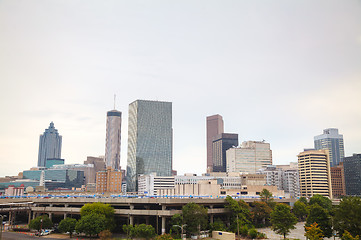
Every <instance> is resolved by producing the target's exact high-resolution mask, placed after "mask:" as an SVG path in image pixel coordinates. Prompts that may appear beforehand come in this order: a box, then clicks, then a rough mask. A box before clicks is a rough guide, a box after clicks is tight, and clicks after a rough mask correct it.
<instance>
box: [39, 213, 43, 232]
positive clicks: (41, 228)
mask: <svg viewBox="0 0 361 240" xmlns="http://www.w3.org/2000/svg"><path fill="white" fill-rule="evenodd" d="M42 230H43V219H42V218H41V219H40V233H39V237H40V236H41V232H42Z"/></svg>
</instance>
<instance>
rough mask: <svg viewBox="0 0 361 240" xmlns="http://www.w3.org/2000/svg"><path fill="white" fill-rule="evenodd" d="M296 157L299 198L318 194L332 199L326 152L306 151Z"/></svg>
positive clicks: (328, 162)
mask: <svg viewBox="0 0 361 240" xmlns="http://www.w3.org/2000/svg"><path fill="white" fill-rule="evenodd" d="M297 157H298V172H299V179H300V180H299V181H300V194H301V197H307V198H310V197H312V196H313V195H315V194H320V195H323V196H325V197H329V198H332V188H331V173H330V161H329V155H328V150H326V149H325V150H308V151H304V152H301V153H300V154H298V156H297Z"/></svg>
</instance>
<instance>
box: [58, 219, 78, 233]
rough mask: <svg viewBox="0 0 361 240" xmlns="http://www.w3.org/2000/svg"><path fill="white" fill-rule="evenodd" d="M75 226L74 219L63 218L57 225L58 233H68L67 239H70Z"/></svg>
mask: <svg viewBox="0 0 361 240" xmlns="http://www.w3.org/2000/svg"><path fill="white" fill-rule="evenodd" d="M75 226H76V219H74V218H65V219H63V220H61V221H60V223H59V231H60V232H69V237H70V238H71V237H72V235H73V232H74V230H75Z"/></svg>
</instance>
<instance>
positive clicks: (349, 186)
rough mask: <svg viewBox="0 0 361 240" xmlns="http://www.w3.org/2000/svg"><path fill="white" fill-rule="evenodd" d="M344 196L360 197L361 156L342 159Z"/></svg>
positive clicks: (355, 155) (354, 155) (356, 155)
mask: <svg viewBox="0 0 361 240" xmlns="http://www.w3.org/2000/svg"><path fill="white" fill-rule="evenodd" d="M343 168H344V173H345V186H346V195H353V196H355V195H356V196H361V154H353V155H352V156H351V157H345V158H344V159H343Z"/></svg>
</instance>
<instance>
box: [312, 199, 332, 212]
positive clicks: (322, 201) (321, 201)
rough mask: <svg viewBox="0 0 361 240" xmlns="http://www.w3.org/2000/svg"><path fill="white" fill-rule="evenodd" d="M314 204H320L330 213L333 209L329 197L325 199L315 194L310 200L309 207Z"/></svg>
mask: <svg viewBox="0 0 361 240" xmlns="http://www.w3.org/2000/svg"><path fill="white" fill-rule="evenodd" d="M314 204H318V205H319V206H320V207H322V208H323V209H325V210H327V211H328V212H329V213H330V212H331V209H332V201H331V200H330V199H328V198H327V197H324V196H322V195H319V194H315V195H313V196H312V197H311V198H310V202H309V205H310V206H312V205H314Z"/></svg>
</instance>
